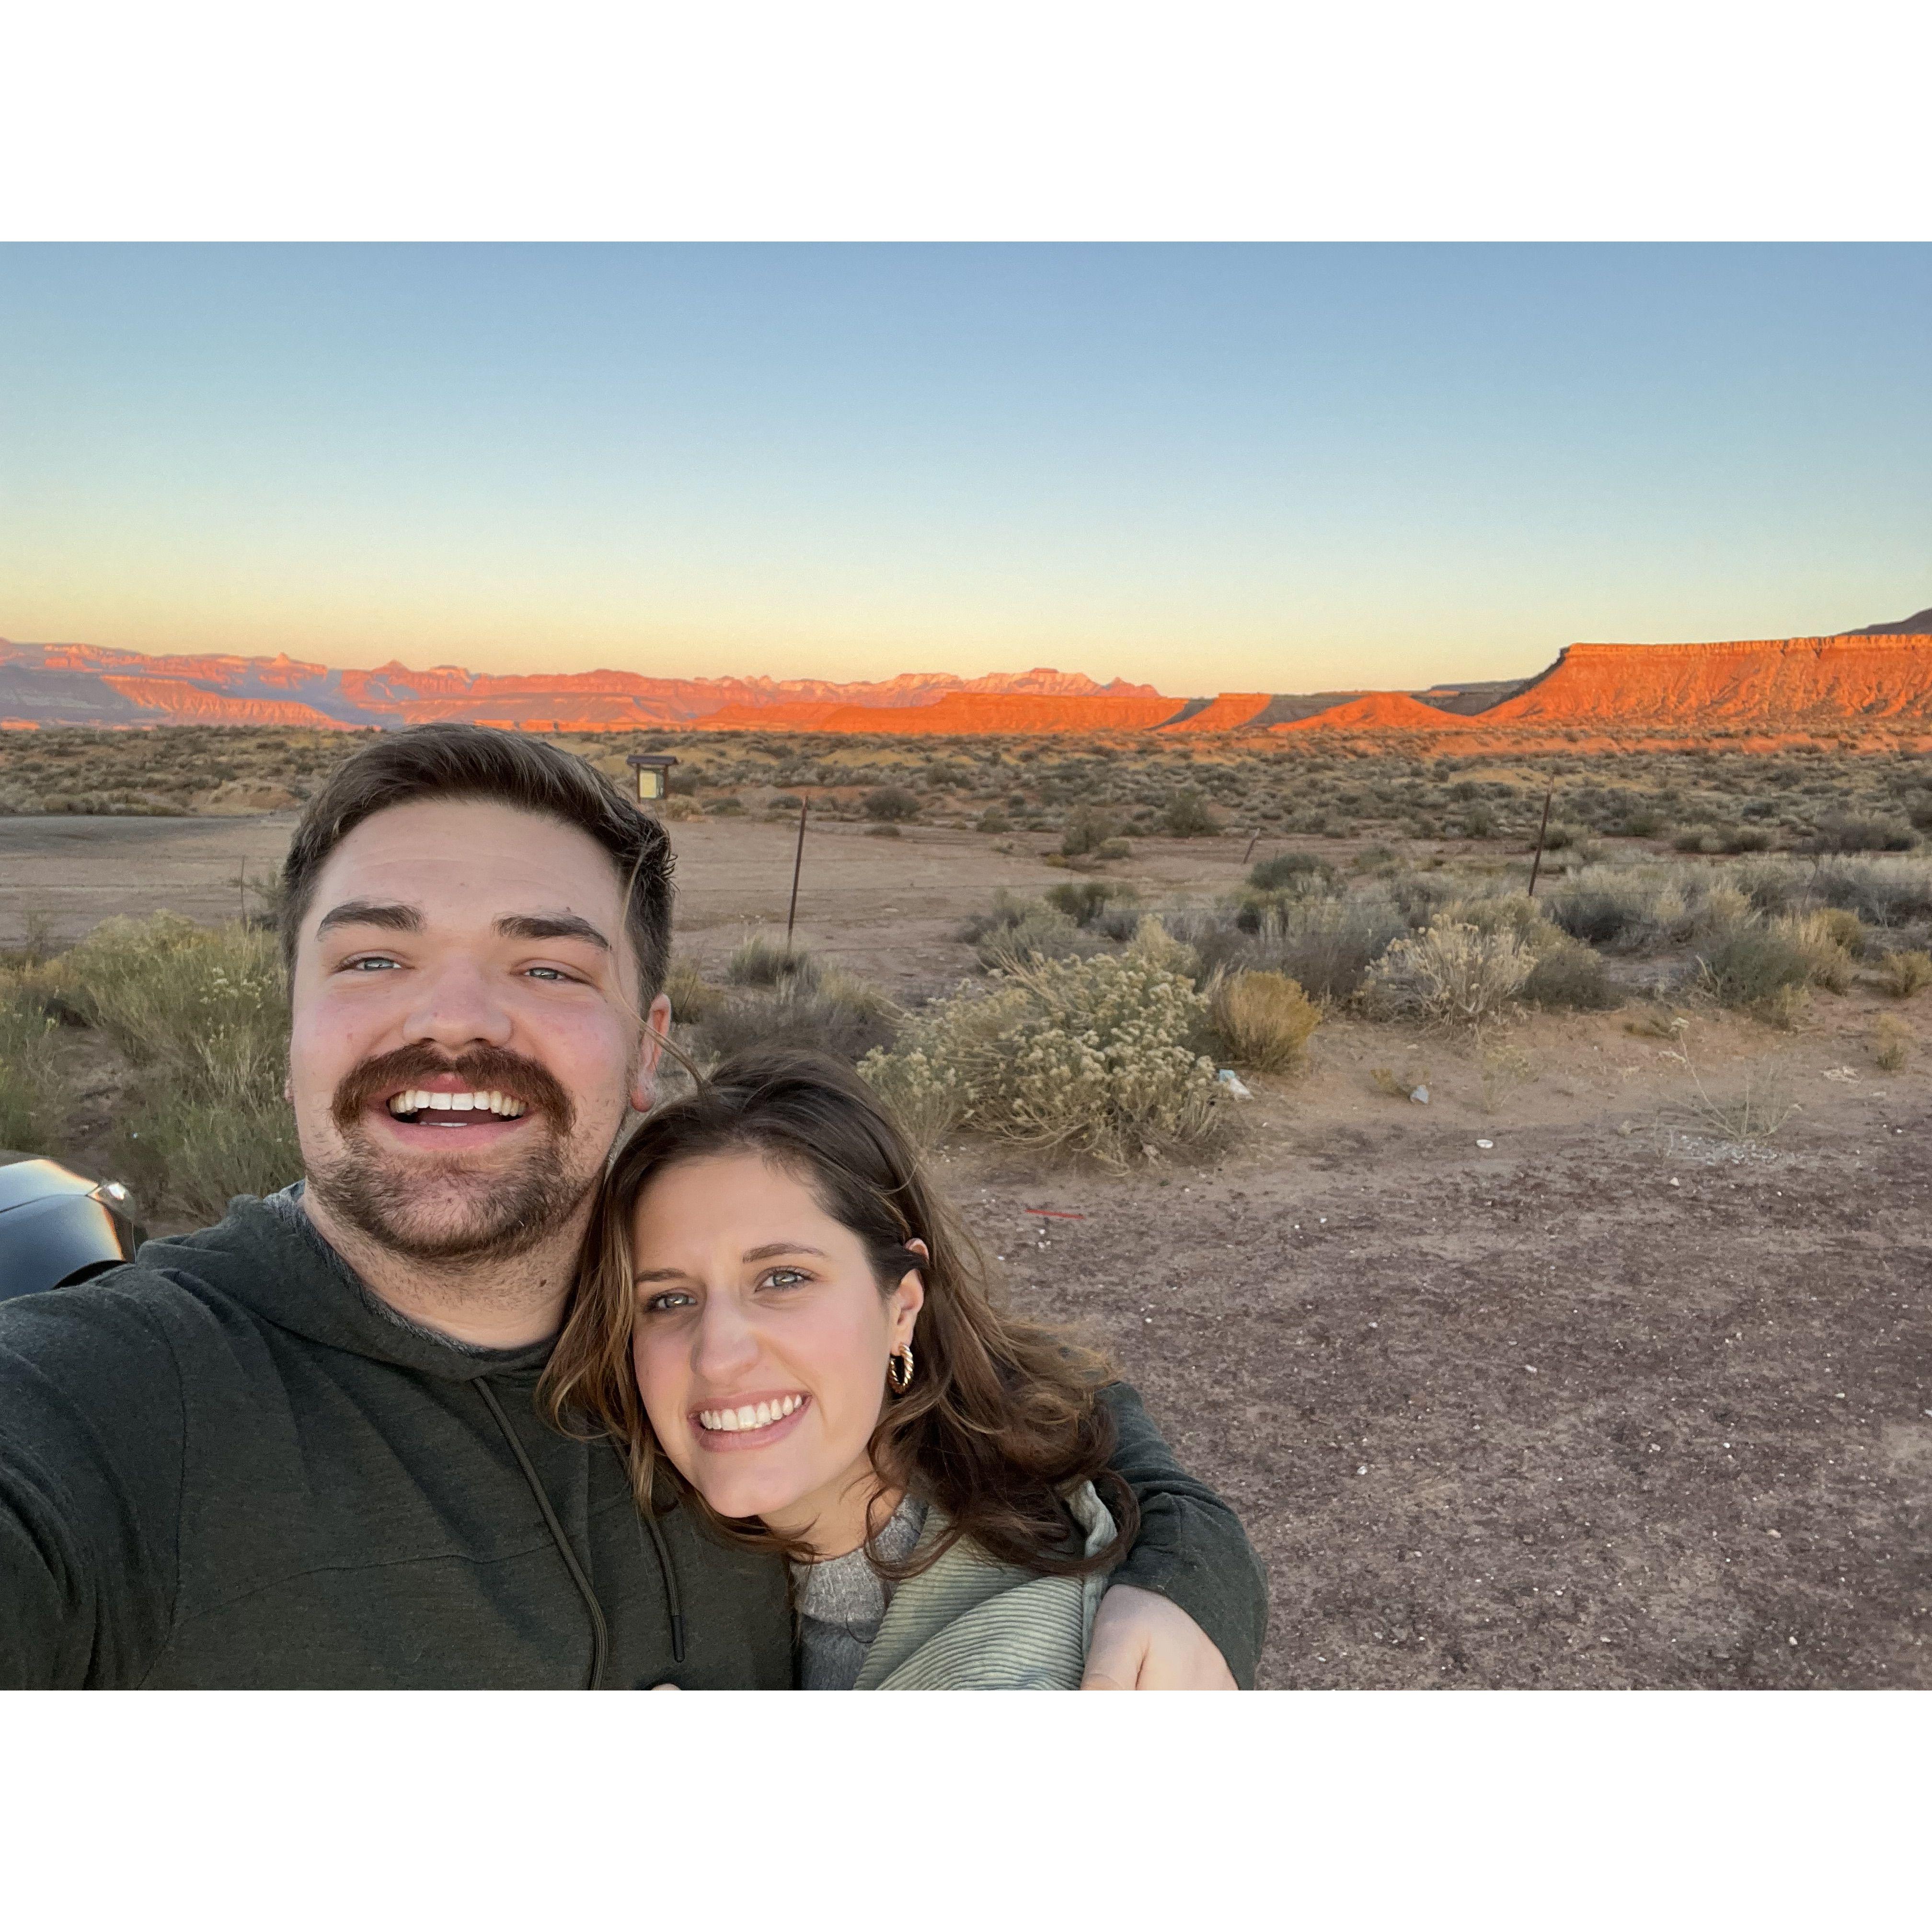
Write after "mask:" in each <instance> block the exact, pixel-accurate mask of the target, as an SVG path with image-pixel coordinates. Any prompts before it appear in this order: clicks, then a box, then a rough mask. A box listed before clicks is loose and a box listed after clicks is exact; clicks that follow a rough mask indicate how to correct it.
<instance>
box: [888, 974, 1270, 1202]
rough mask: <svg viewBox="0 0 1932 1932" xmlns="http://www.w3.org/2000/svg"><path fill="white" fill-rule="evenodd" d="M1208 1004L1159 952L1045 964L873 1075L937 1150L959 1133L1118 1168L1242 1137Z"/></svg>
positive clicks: (925, 1023) (937, 1015) (920, 1022)
mask: <svg viewBox="0 0 1932 1932" xmlns="http://www.w3.org/2000/svg"><path fill="white" fill-rule="evenodd" d="M1207 1017H1208V1002H1207V1001H1206V1000H1205V998H1202V995H1200V994H1199V993H1197V992H1196V991H1195V990H1194V989H1193V986H1191V985H1190V984H1189V983H1188V982H1187V980H1185V979H1184V978H1182V977H1181V976H1180V975H1179V974H1175V973H1171V972H1169V971H1166V970H1165V969H1164V968H1162V967H1161V966H1160V965H1157V964H1156V963H1155V962H1154V961H1153V960H1152V959H1149V958H1148V957H1147V956H1145V955H1142V954H1136V953H1108V954H1102V955H1100V956H1097V957H1095V958H1093V959H1061V960H1039V961H1035V962H1031V963H1030V964H1025V965H1018V966H1016V967H1014V968H1012V969H1011V970H1010V972H1009V973H1008V974H1007V976H1006V977H1004V980H1003V981H1002V983H1001V984H999V985H998V986H995V987H994V988H993V989H991V990H989V991H980V990H976V989H973V988H971V987H967V988H963V989H962V990H961V991H960V992H959V994H957V995H956V996H955V997H954V998H952V999H950V1000H948V1001H943V1002H941V1004H938V1006H936V1007H933V1008H932V1010H929V1012H927V1013H924V1014H922V1015H920V1016H918V1017H917V1018H916V1019H913V1021H911V1022H910V1023H909V1024H908V1025H907V1027H906V1028H905V1030H904V1032H903V1033H902V1034H901V1037H900V1039H899V1042H898V1046H897V1047H896V1048H895V1049H894V1050H893V1051H892V1052H889V1053H886V1052H877V1053H873V1054H870V1055H868V1056H867V1057H866V1058H865V1061H863V1062H862V1064H861V1066H860V1068H859V1071H860V1072H861V1073H863V1074H864V1075H865V1078H866V1079H868V1081H870V1082H871V1083H872V1085H873V1086H874V1088H876V1089H877V1091H879V1093H880V1094H881V1095H882V1096H883V1097H884V1098H885V1100H886V1102H887V1103H888V1104H889V1106H892V1109H894V1111H895V1112H896V1113H897V1114H898V1117H899V1118H900V1119H901V1120H902V1121H904V1122H905V1124H906V1125H907V1128H908V1130H911V1131H913V1132H916V1133H921V1134H922V1136H924V1137H925V1139H926V1140H927V1141H928V1142H931V1141H932V1140H933V1139H937V1138H939V1137H941V1136H944V1134H946V1133H950V1132H951V1131H952V1130H953V1129H954V1128H955V1127H965V1128H967V1129H968V1130H971V1131H974V1132H976V1133H984V1134H988V1135H991V1136H993V1137H994V1138H995V1139H1000V1140H1004V1141H1007V1142H1013V1143H1015V1144H1016V1145H1020V1146H1022V1147H1026V1148H1031V1149H1033V1150H1034V1151H1037V1152H1038V1153H1039V1154H1042V1155H1043V1156H1045V1157H1046V1158H1048V1159H1049V1160H1079V1159H1085V1160H1093V1161H1095V1162H1097V1163H1099V1164H1100V1166H1103V1167H1106V1168H1110V1169H1115V1170H1117V1171H1118V1170H1121V1169H1125V1168H1126V1167H1127V1166H1129V1165H1130V1163H1133V1161H1135V1160H1137V1159H1144V1158H1145V1159H1152V1158H1154V1157H1157V1156H1159V1155H1161V1154H1166V1153H1169V1152H1170V1151H1175V1150H1177V1149H1180V1148H1194V1149H1203V1148H1211V1147H1213V1146H1215V1145H1219V1144H1220V1143H1221V1142H1223V1141H1224V1140H1226V1139H1228V1138H1229V1137H1230V1136H1232V1133H1234V1132H1235V1130H1236V1123H1235V1118H1234V1112H1233V1107H1232V1103H1231V1102H1230V1101H1229V1100H1228V1098H1227V1097H1226V1092H1225V1090H1224V1089H1223V1088H1221V1087H1220V1085H1219V1084H1218V1083H1217V1081H1216V1079H1215V1072H1214V1062H1213V1061H1211V1060H1208V1059H1207V1058H1204V1057H1203V1056H1202V1055H1199V1054H1197V1053H1196V1052H1194V1051H1193V1047H1192V1045H1191V1044H1190V1043H1191V1041H1192V1040H1193V1037H1194V1036H1195V1035H1196V1034H1197V1033H1198V1032H1199V1031H1200V1030H1201V1028H1202V1026H1203V1025H1204V1023H1205V1021H1206V1019H1207Z"/></svg>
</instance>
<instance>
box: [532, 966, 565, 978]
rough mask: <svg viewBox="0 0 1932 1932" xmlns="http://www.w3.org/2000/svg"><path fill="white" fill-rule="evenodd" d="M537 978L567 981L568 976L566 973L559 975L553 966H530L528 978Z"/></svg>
mask: <svg viewBox="0 0 1932 1932" xmlns="http://www.w3.org/2000/svg"><path fill="white" fill-rule="evenodd" d="M539 976H541V977H544V978H547V979H551V980H567V979H568V978H569V977H570V976H569V974H567V973H559V971H557V970H556V968H555V967H554V966H532V968H530V977H531V978H532V979H533V980H534V979H536V978H538V977H539Z"/></svg>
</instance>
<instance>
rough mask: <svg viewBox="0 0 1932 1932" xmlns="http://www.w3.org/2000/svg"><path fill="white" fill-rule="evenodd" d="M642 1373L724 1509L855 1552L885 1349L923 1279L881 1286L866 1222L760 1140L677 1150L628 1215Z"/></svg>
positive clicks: (702, 1486)
mask: <svg viewBox="0 0 1932 1932" xmlns="http://www.w3.org/2000/svg"><path fill="white" fill-rule="evenodd" d="M631 1256H632V1263H633V1271H634V1278H635V1280H636V1284H637V1329H636V1334H635V1339H634V1342H633V1343H632V1349H631V1352H632V1359H633V1361H634V1363H635V1364H636V1367H637V1386H638V1388H639V1389H640V1391H641V1392H642V1394H643V1400H644V1407H645V1409H646V1412H648V1413H649V1417H650V1421H651V1427H652V1429H653V1430H655V1431H656V1433H657V1438H658V1442H659V1443H660V1444H661V1445H662V1447H663V1448H664V1454H666V1455H667V1456H668V1457H670V1460H671V1461H672V1462H673V1463H674V1464H675V1465H676V1467H677V1469H678V1470H679V1472H680V1473H681V1474H682V1475H683V1476H684V1477H685V1479H686V1480H687V1481H688V1482H689V1483H690V1484H691V1486H692V1487H694V1489H695V1490H697V1492H698V1493H699V1494H700V1496H703V1498H704V1499H705V1501H706V1502H708V1503H709V1504H710V1505H711V1506H712V1508H713V1509H715V1510H716V1511H718V1514H720V1515H721V1516H727V1517H760V1518H762V1519H763V1520H764V1521H765V1522H766V1523H768V1524H769V1526H771V1527H772V1529H777V1530H779V1531H781V1532H784V1534H786V1535H797V1536H804V1535H809V1536H810V1538H811V1542H812V1544H813V1546H814V1548H815V1549H816V1550H817V1552H818V1553H820V1555H823V1556H832V1555H838V1554H841V1553H843V1551H844V1550H850V1549H856V1547H858V1545H859V1543H860V1542H861V1541H863V1539H864V1536H865V1505H866V1502H868V1499H870V1496H871V1493H872V1488H873V1485H872V1484H871V1481H870V1478H871V1466H870V1463H869V1462H868V1460H867V1457H866V1454H865V1445H866V1444H867V1442H868V1441H869V1440H870V1439H871V1434H872V1431H873V1430H874V1428H875V1427H877V1424H878V1420H879V1415H880V1409H881V1408H882V1407H883V1404H884V1402H885V1400H886V1363H887V1361H888V1360H889V1358H891V1357H892V1355H894V1354H895V1353H896V1352H898V1350H899V1349H902V1348H904V1346H906V1344H907V1343H908V1342H909V1341H910V1340H911V1339H912V1333H913V1323H914V1322H915V1320H916V1317H917V1316H918V1313H919V1309H920V1307H921V1306H922V1304H923V1303H924V1301H925V1298H926V1292H925V1288H924V1286H923V1284H922V1283H921V1281H920V1279H919V1276H918V1275H917V1274H916V1273H914V1274H907V1276H906V1277H904V1279H903V1280H901V1282H900V1283H898V1285H897V1286H896V1287H895V1288H894V1289H892V1291H891V1292H890V1293H889V1294H881V1293H880V1290H879V1285H878V1283H877V1280H876V1279H875V1278H874V1275H873V1273H872V1270H871V1264H870V1262H868V1259H867V1258H866V1254H865V1248H864V1247H863V1245H862V1244H861V1242H860V1241H859V1238H858V1236H857V1235H855V1234H853V1232H851V1230H850V1229H848V1228H846V1227H844V1226H841V1225H840V1223H838V1222H837V1221H835V1220H833V1219H832V1217H830V1216H829V1214H826V1211H824V1209H823V1208H821V1207H820V1205H818V1202H817V1200H816V1199H814V1196H813V1195H812V1193H811V1190H810V1188H808V1187H807V1186H806V1185H805V1184H804V1183H803V1182H802V1181H799V1180H798V1179H797V1178H796V1177H794V1176H793V1175H791V1174H790V1173H787V1172H786V1171H785V1170H784V1169H783V1168H781V1167H778V1166H774V1165H772V1163H770V1162H769V1161H767V1160H765V1159H763V1157H761V1156H760V1155H757V1154H718V1155H714V1156H712V1157H709V1158H707V1159H704V1160H693V1161H688V1162H682V1163H679V1165H677V1166H674V1167H673V1168H671V1169H669V1170H668V1171H667V1172H665V1173H664V1174H661V1175H659V1176H658V1178H656V1179H655V1181H652V1182H651V1183H650V1184H649V1186H648V1187H646V1189H645V1190H644V1193H643V1196H642V1198H641V1199H640V1200H639V1202H638V1203H637V1214H636V1217H635V1220H634V1222H633V1223H632V1227H631Z"/></svg>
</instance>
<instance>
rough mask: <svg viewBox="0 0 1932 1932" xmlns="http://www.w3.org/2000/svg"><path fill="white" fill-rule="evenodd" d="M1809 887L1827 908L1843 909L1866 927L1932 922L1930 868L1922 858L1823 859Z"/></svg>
mask: <svg viewBox="0 0 1932 1932" xmlns="http://www.w3.org/2000/svg"><path fill="white" fill-rule="evenodd" d="M1809 883H1810V886H1811V891H1812V892H1813V893H1814V895H1815V896H1816V897H1817V898H1821V899H1823V901H1825V903H1826V904H1827V905H1832V906H1844V907H1849V909H1850V910H1852V911H1853V912H1855V913H1857V914H1858V916H1859V918H1860V919H1863V920H1864V922H1865V923H1866V925H1867V926H1883V927H1891V926H1903V925H1906V924H1908V923H1909V922H1911V921H1912V920H1914V919H1932V865H1928V864H1927V862H1926V861H1925V860H1924V859H1826V860H1825V861H1823V862H1822V863H1821V864H1820V865H1819V866H1818V868H1817V870H1816V871H1815V872H1814V873H1813V874H1812V875H1811V880H1810V881H1809Z"/></svg>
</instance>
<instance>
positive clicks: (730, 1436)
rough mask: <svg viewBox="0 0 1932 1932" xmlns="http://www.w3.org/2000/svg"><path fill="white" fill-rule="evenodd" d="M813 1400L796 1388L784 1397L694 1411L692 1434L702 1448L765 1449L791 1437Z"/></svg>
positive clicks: (765, 1397)
mask: <svg viewBox="0 0 1932 1932" xmlns="http://www.w3.org/2000/svg"><path fill="white" fill-rule="evenodd" d="M810 1401H811V1397H809V1396H808V1395H805V1394H802V1393H801V1392H800V1391H798V1390H796V1389H793V1390H792V1391H790V1392H789V1393H787V1394H784V1395H778V1396H773V1395H761V1396H747V1397H739V1398H737V1399H736V1400H735V1401H734V1402H732V1403H722V1404H720V1405H718V1406H716V1407H714V1408H705V1409H692V1410H691V1412H690V1418H691V1433H692V1435H693V1436H694V1437H695V1438H696V1439H697V1445H698V1447H699V1448H700V1449H713V1450H727V1449H762V1448H764V1447H765V1445H766V1444H767V1443H769V1442H777V1441H778V1439H779V1438H780V1437H781V1436H788V1435H789V1434H790V1433H791V1431H792V1429H793V1427H794V1426H796V1424H797V1422H798V1421H799V1418H800V1417H801V1416H802V1415H804V1413H805V1405H806V1404H807V1403H809V1402H810Z"/></svg>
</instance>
